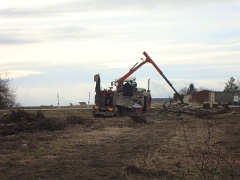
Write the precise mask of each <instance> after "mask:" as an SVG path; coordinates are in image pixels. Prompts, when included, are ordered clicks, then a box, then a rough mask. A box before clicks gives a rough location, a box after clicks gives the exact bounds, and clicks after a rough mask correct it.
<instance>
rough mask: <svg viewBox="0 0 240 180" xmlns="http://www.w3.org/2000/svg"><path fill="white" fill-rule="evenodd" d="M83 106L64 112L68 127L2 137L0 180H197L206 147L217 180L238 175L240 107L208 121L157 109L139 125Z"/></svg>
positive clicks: (127, 118)
mask: <svg viewBox="0 0 240 180" xmlns="http://www.w3.org/2000/svg"><path fill="white" fill-rule="evenodd" d="M69 111H70V110H69ZM86 111H89V112H87V113H81V115H77V116H76V114H71V113H68V114H67V115H66V116H64V117H61V118H60V120H61V121H62V120H63V119H64V120H66V122H68V125H67V126H66V127H65V128H64V129H63V130H56V131H47V130H33V131H30V132H27V131H23V132H18V133H15V134H12V135H0V179H200V174H201V173H200V171H199V168H198V167H197V166H196V164H199V165H202V162H203V160H202V159H201V158H204V157H205V155H204V154H202V153H201V151H198V150H201V149H202V150H203V151H204V149H205V150H206V148H210V150H211V153H212V154H211V155H212V156H211V158H209V160H208V161H205V162H206V166H205V168H206V169H208V170H213V169H214V168H215V171H214V172H215V173H214V178H215V179H240V174H239V172H240V108H230V110H229V111H228V113H225V114H218V115H214V116H211V117H208V118H197V117H195V116H191V115H186V114H173V113H161V114H157V113H156V112H157V111H158V110H157V109H155V110H152V112H150V113H148V114H145V115H143V116H142V117H141V118H145V120H146V121H141V122H142V123H138V122H137V121H134V120H133V118H131V117H127V116H126V117H119V118H116V117H114V118H93V117H92V116H91V114H90V110H86ZM1 115H2V114H1ZM46 116H47V113H46ZM51 116H52V115H51ZM73 116H74V117H73ZM184 130H185V131H184ZM184 132H185V135H184ZM209 133H210V134H209ZM209 135H210V136H211V137H210V138H209ZM208 140H209V141H208ZM187 143H189V144H190V146H187ZM193 157H194V158H195V159H193ZM214 157H215V158H214ZM205 173H206V174H209V173H211V172H209V171H206V172H205Z"/></svg>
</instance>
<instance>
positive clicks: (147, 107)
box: [143, 96, 152, 112]
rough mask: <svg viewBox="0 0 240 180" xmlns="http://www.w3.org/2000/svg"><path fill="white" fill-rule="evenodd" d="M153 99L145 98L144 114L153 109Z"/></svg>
mask: <svg viewBox="0 0 240 180" xmlns="http://www.w3.org/2000/svg"><path fill="white" fill-rule="evenodd" d="M151 100H152V99H151V97H147V96H145V97H144V107H143V111H144V112H149V110H150V108H151Z"/></svg>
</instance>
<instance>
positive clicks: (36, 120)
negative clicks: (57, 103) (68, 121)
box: [0, 109, 65, 135]
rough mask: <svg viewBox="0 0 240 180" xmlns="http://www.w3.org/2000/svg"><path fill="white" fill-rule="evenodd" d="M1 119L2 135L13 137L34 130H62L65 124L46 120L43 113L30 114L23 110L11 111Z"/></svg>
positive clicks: (0, 132) (0, 129)
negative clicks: (12, 135)
mask: <svg viewBox="0 0 240 180" xmlns="http://www.w3.org/2000/svg"><path fill="white" fill-rule="evenodd" d="M10 112H11V113H9V114H8V113H5V114H4V116H3V117H2V119H0V135H11V134H16V133H18V132H32V131H33V130H36V129H39V130H48V131H55V130H61V129H63V128H64V127H65V124H64V122H61V121H59V120H53V119H49V118H46V117H45V116H44V115H43V113H42V112H41V111H37V114H32V113H29V112H27V111H25V110H23V109H10Z"/></svg>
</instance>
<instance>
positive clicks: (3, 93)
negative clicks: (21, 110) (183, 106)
mask: <svg viewBox="0 0 240 180" xmlns="http://www.w3.org/2000/svg"><path fill="white" fill-rule="evenodd" d="M10 82H11V79H10V78H2V77H0V109H4V108H8V107H13V106H16V105H17V103H16V89H15V88H14V87H12V86H11V84H10ZM202 90H209V89H207V88H198V89H197V88H195V87H194V84H193V83H191V84H190V85H189V87H184V88H182V89H180V91H179V94H180V95H182V96H184V95H186V94H191V93H194V92H198V91H202ZM223 91H224V92H235V91H240V81H239V79H238V80H237V81H236V79H235V78H233V77H231V78H230V79H229V80H228V82H227V83H225V88H224V90H223ZM173 99H174V100H177V99H178V97H177V95H176V94H174V97H173Z"/></svg>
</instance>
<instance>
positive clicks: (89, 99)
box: [88, 92, 90, 108]
mask: <svg viewBox="0 0 240 180" xmlns="http://www.w3.org/2000/svg"><path fill="white" fill-rule="evenodd" d="M89 102H90V92H89V95H88V108H89Z"/></svg>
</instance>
